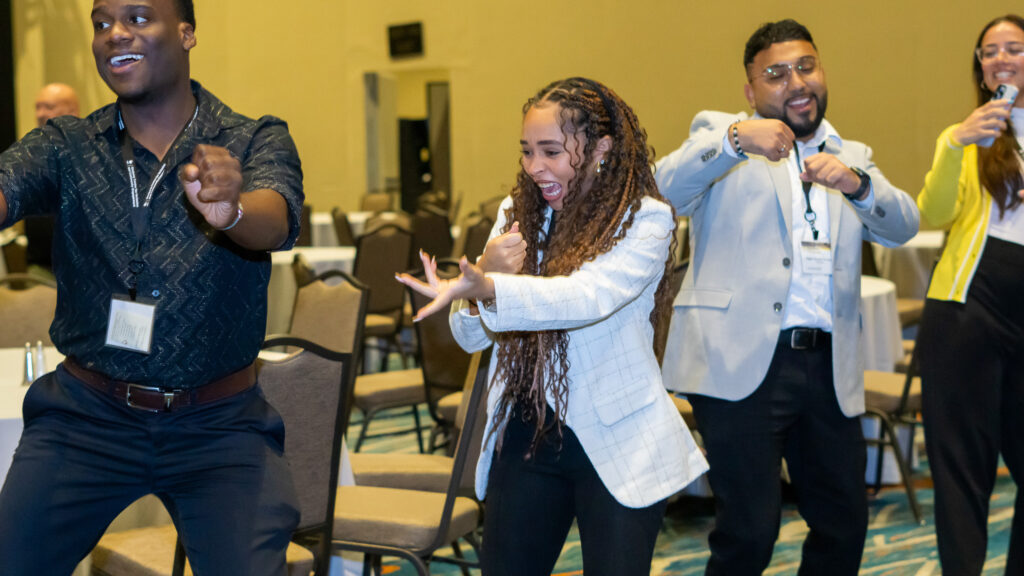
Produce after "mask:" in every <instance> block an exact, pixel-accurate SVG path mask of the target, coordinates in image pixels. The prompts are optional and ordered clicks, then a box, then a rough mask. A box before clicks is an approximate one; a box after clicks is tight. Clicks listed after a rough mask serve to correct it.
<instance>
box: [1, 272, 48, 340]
mask: <svg viewBox="0 0 1024 576" xmlns="http://www.w3.org/2000/svg"><path fill="white" fill-rule="evenodd" d="M26 286H27V287H26ZM22 287H25V288H22ZM17 288H22V289H17ZM56 309H57V288H56V285H55V284H54V283H53V282H51V281H49V280H43V279H41V278H37V277H35V276H29V275H28V274H8V275H7V276H4V277H3V278H0V326H3V327H4V328H3V330H0V348H18V347H21V346H24V345H25V343H26V342H30V343H32V344H35V343H36V342H42V343H43V344H44V345H47V346H52V345H53V342H52V341H51V340H50V324H52V323H53V316H54V313H55V312H56Z"/></svg>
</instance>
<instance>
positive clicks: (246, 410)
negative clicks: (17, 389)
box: [0, 367, 299, 576]
mask: <svg viewBox="0 0 1024 576" xmlns="http://www.w3.org/2000/svg"><path fill="white" fill-rule="evenodd" d="M23 412H24V421H25V430H24V432H23V433H22V436H21V441H20V443H19V444H18V448H17V450H16V451H15V453H14V461H13V463H12V465H11V469H10V472H9V473H8V475H7V479H6V481H5V482H4V486H3V490H2V491H0V535H2V537H0V573H2V574H3V575H4V576H49V575H53V576H67V575H68V574H71V572H72V571H73V570H74V568H75V565H77V564H78V562H79V561H80V560H81V559H82V558H84V557H85V556H86V554H88V553H89V551H90V550H92V548H93V547H94V546H95V545H96V542H97V541H98V540H99V538H100V536H102V535H103V532H104V531H105V530H106V528H107V526H108V525H109V524H110V522H111V521H112V520H113V519H114V517H116V516H117V514H118V513H120V512H121V510H123V509H124V508H125V507H126V506H128V505H129V504H131V503H132V502H133V501H135V500H136V499H138V498H140V497H142V496H145V495H146V494H150V493H153V494H156V495H157V496H158V497H159V498H160V499H161V500H162V501H163V503H164V505H165V506H166V507H167V510H168V512H170V515H171V518H172V519H173V520H174V523H175V525H176V526H177V528H178V531H179V533H180V534H181V536H182V541H183V543H184V545H185V548H186V551H187V554H188V557H189V562H190V563H191V564H192V568H193V570H194V572H195V574H196V575H197V576H246V575H260V576H263V575H266V576H270V575H275V576H280V575H283V574H284V573H285V565H284V551H285V549H286V548H287V545H288V541H289V539H290V538H291V532H292V530H293V529H294V527H295V526H296V525H297V524H298V520H299V513H298V509H297V504H296V495H295V490H294V486H293V485H292V479H291V473H290V471H289V470H288V465H287V462H286V461H285V459H284V454H283V451H282V447H283V445H284V425H283V422H282V421H281V417H280V415H278V414H277V412H276V411H275V410H274V409H273V408H272V407H270V405H269V404H267V403H266V401H265V400H264V399H263V397H262V395H261V394H260V392H259V389H258V387H254V388H253V389H251V390H249V391H246V392H243V393H241V394H237V395H235V396H232V397H230V398H226V399H224V400H220V401H217V402H212V403H210V404H206V405H203V406H195V407H189V408H185V409H182V410H179V411H176V412H161V413H151V412H143V411H139V410H136V409H134V408H129V407H128V406H126V405H125V404H124V402H118V401H115V400H114V399H113V398H111V397H109V396H105V395H103V394H101V393H99V392H96V391H95V390H93V389H91V388H89V387H88V386H87V385H85V384H84V383H82V382H80V381H78V380H77V379H75V378H74V377H72V376H71V375H70V374H68V373H67V372H66V371H65V370H64V369H63V367H60V368H58V369H57V371H56V372H52V373H50V374H47V375H45V376H43V377H42V378H40V379H39V380H36V382H35V383H33V384H32V387H31V388H30V389H29V391H28V393H27V394H26V396H25V403H24V407H23ZM168 569H170V566H168Z"/></svg>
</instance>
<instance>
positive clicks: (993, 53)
mask: <svg viewBox="0 0 1024 576" xmlns="http://www.w3.org/2000/svg"><path fill="white" fill-rule="evenodd" d="M1000 52H1006V55H1007V56H1008V57H1010V58H1020V57H1021V56H1024V44H1022V43H1020V42H1010V43H1008V44H1005V45H1003V46H998V45H996V44H990V45H988V46H982V47H981V48H975V50H974V55H975V56H977V57H978V61H980V62H987V61H989V60H995V59H996V58H998V57H999V53H1000Z"/></svg>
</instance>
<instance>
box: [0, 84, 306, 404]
mask: <svg viewBox="0 0 1024 576" xmlns="http://www.w3.org/2000/svg"><path fill="white" fill-rule="evenodd" d="M193 91H194V93H195V95H196V98H197V101H198V105H199V109H198V113H197V116H196V119H195V121H194V122H193V125H192V126H191V127H190V128H189V129H188V130H187V131H186V133H185V134H183V136H182V138H181V140H180V141H179V142H178V144H177V145H176V146H174V148H172V149H171V150H170V151H169V152H168V154H167V163H168V165H167V168H168V170H167V176H166V177H164V178H163V180H162V181H161V183H160V185H159V186H158V187H157V189H156V191H155V192H154V194H153V198H152V203H151V208H152V212H151V214H152V217H151V224H150V231H149V234H148V236H147V237H146V238H145V240H144V242H143V244H142V253H141V256H142V260H143V261H144V262H145V268H144V270H143V271H142V273H141V274H140V275H139V276H138V295H139V300H140V301H147V302H149V303H155V304H156V317H155V323H154V327H153V341H152V344H151V347H150V353H149V354H143V353H139V352H132V351H128V350H121V349H118V348H113V347H110V346H105V342H106V333H107V324H108V320H109V316H110V301H111V297H112V296H114V295H115V294H116V295H127V294H128V288H129V281H130V278H131V274H130V272H129V267H128V264H129V261H130V260H132V257H133V256H134V252H135V248H136V246H137V241H136V239H135V235H134V233H133V231H132V225H131V217H130V210H131V206H132V202H131V194H130V188H129V184H128V175H127V171H126V169H125V164H124V161H123V160H122V155H121V149H120V141H119V137H118V129H117V108H116V106H115V105H113V104H111V105H108V106H105V107H103V108H100V109H99V110H97V111H96V112H93V113H92V114H90V115H89V116H88V117H86V118H81V119H79V118H71V117H68V116H65V117H62V118H58V119H55V120H53V121H51V122H49V123H47V124H46V125H45V126H44V127H43V128H41V129H35V130H33V131H32V132H30V133H29V134H28V135H26V136H25V137H24V138H23V139H21V140H20V141H19V142H16V143H15V144H14V145H12V146H11V147H10V148H9V149H8V150H7V151H5V152H4V153H3V154H0V190H2V191H3V194H4V197H5V199H6V200H7V207H8V215H7V220H6V221H4V222H2V223H0V229H2V228H4V227H7V226H10V225H11V224H13V223H14V222H17V221H18V220H20V219H21V218H23V217H24V216H26V215H29V214H40V213H45V212H53V211H55V212H56V213H57V225H56V228H55V235H54V247H53V268H54V274H55V275H56V277H57V290H58V295H57V311H56V315H55V318H54V321H53V324H52V325H51V327H50V336H51V338H52V340H53V342H54V344H55V345H56V346H57V349H58V350H60V352H61V353H63V354H64V355H67V356H72V357H74V358H76V359H77V360H78V361H79V362H80V363H81V364H82V365H84V366H86V367H88V368H90V369H92V370H95V371H98V372H102V373H104V374H107V375H109V376H111V377H113V378H116V379H119V380H125V381H129V382H137V383H143V384H147V385H151V386H161V387H175V388H188V387H194V386H199V385H202V384H204V383H206V382H209V381H211V380H214V379H217V378H219V377H221V376H224V375H227V374H229V373H231V372H233V371H236V370H238V369H240V368H242V367H243V366H245V365H247V364H249V363H250V362H252V361H253V360H254V359H255V358H256V354H257V353H258V352H259V348H260V343H261V342H262V340H263V336H264V333H265V331H266V321H267V283H268V281H269V279H270V256H269V254H267V253H266V252H253V251H249V250H246V249H244V248H241V247H240V246H238V245H236V244H235V243H234V242H232V241H231V240H230V239H229V238H228V237H227V235H226V234H225V233H223V232H218V231H216V230H214V229H213V228H212V227H211V226H210V225H209V224H207V223H206V222H205V220H204V219H203V217H202V216H201V215H200V214H199V213H198V212H197V211H196V210H195V209H194V208H193V207H192V206H191V204H189V202H188V200H187V199H186V197H185V194H184V188H183V187H182V185H181V183H180V181H179V180H178V176H177V173H178V169H179V168H180V167H181V165H183V164H185V163H187V162H189V161H190V160H191V157H192V152H193V150H194V148H195V146H196V145H197V144H211V145H215V146H222V147H224V148H227V149H228V150H229V151H230V152H231V153H232V154H233V155H234V156H235V157H236V158H238V159H239V160H240V162H241V164H242V177H243V184H242V190H243V191H252V190H258V189H264V188H269V189H271V190H275V191H276V192H278V193H280V194H281V195H282V196H283V197H284V199H285V200H286V201H287V203H288V221H289V234H288V240H287V241H285V243H284V244H283V245H282V246H281V247H280V249H288V248H290V247H291V246H292V244H294V242H295V239H296V238H297V236H298V232H299V219H300V218H299V215H300V213H301V210H302V202H303V193H302V170H301V167H300V165H299V156H298V152H297V151H296V149H295V144H294V143H293V142H292V139H291V136H290V135H289V134H288V127H287V125H286V124H285V123H284V122H283V121H281V120H279V119H277V118H273V117H270V116H264V117H263V118H260V119H259V120H252V119H250V118H246V117H244V116H242V115H240V114H236V113H235V112H233V111H232V110H231V109H230V108H228V107H227V106H225V105H224V104H223V103H222V102H221V101H220V100H218V99H217V98H216V97H214V96H213V95H212V94H210V93H209V92H207V91H206V90H205V89H203V88H202V87H201V86H200V85H199V84H198V83H196V82H193ZM134 153H135V161H136V171H137V173H138V174H139V188H140V193H141V194H142V195H143V196H144V195H145V193H146V189H147V188H148V185H149V181H150V178H151V176H152V175H153V174H155V173H156V172H157V170H158V169H159V166H160V160H159V159H158V158H156V157H155V156H154V155H153V154H152V153H150V152H149V151H148V150H146V149H145V148H143V147H142V146H140V145H139V144H137V143H135V144H134Z"/></svg>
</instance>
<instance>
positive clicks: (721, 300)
mask: <svg viewBox="0 0 1024 576" xmlns="http://www.w3.org/2000/svg"><path fill="white" fill-rule="evenodd" d="M731 301H732V292H730V291H728V290H682V291H680V292H679V294H678V295H677V296H676V299H675V301H674V302H673V303H672V305H673V306H697V307H701V308H728V307H729V302H731Z"/></svg>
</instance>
